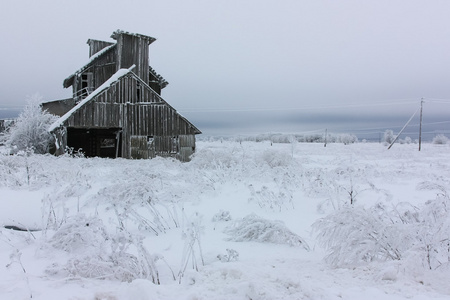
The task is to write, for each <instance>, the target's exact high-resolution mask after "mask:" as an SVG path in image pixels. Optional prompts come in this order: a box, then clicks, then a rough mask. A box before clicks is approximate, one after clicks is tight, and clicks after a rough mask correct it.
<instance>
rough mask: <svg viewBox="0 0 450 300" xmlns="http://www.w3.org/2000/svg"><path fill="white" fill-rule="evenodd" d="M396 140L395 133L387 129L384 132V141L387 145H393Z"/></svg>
mask: <svg viewBox="0 0 450 300" xmlns="http://www.w3.org/2000/svg"><path fill="white" fill-rule="evenodd" d="M394 139H395V136H394V132H393V131H392V130H391V129H387V130H386V131H385V132H384V136H383V140H384V142H385V143H386V144H391V143H392V142H393V141H394Z"/></svg>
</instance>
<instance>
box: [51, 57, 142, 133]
mask: <svg viewBox="0 0 450 300" xmlns="http://www.w3.org/2000/svg"><path fill="white" fill-rule="evenodd" d="M134 68H135V65H132V66H131V67H130V68H129V69H120V70H119V71H117V72H116V73H114V75H113V76H111V77H110V78H109V79H108V80H106V81H105V82H104V83H103V84H102V85H101V86H99V87H98V88H97V89H96V90H95V91H93V92H92V93H91V94H89V96H87V97H86V98H84V99H83V100H81V101H80V102H79V103H78V104H77V105H75V106H74V107H73V108H72V109H71V110H69V111H68V112H67V113H66V114H65V115H63V116H62V117H61V118H59V119H58V120H56V121H55V122H54V123H53V124H52V125H50V127H49V128H48V131H50V132H52V131H53V130H55V129H56V128H58V127H59V126H61V125H62V124H63V123H64V122H65V121H66V120H67V119H68V118H69V117H70V116H71V115H72V114H73V113H74V112H76V111H77V110H78V109H80V108H81V107H82V106H84V105H85V104H86V103H88V102H89V101H91V100H92V99H93V98H94V97H95V96H97V95H98V94H100V93H101V92H103V91H104V90H106V89H107V88H109V87H110V86H111V84H113V83H114V82H116V81H117V80H119V79H120V78H122V77H123V76H125V75H127V74H128V73H130V72H131V71H132V70H133V69H134Z"/></svg>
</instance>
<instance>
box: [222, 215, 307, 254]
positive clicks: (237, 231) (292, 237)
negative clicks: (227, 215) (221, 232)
mask: <svg viewBox="0 0 450 300" xmlns="http://www.w3.org/2000/svg"><path fill="white" fill-rule="evenodd" d="M225 233H227V234H229V235H230V238H229V240H230V241H234V242H251V241H255V242H261V243H274V244H287V245H289V246H296V247H300V246H302V247H303V248H305V249H306V250H308V251H309V246H308V244H307V243H306V242H305V241H304V240H303V239H302V238H301V237H300V236H298V235H297V234H295V233H293V232H292V231H290V230H289V229H288V228H287V227H286V226H285V225H284V223H283V222H281V221H270V220H267V219H264V218H261V217H259V216H257V215H255V214H251V215H248V216H246V217H244V218H243V219H240V220H237V221H235V222H233V224H232V225H231V226H229V227H227V228H226V229H225Z"/></svg>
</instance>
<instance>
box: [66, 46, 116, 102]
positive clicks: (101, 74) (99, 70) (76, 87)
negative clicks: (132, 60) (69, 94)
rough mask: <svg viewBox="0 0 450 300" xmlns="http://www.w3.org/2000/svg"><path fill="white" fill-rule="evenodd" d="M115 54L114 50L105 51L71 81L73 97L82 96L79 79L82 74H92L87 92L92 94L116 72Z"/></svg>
mask: <svg viewBox="0 0 450 300" xmlns="http://www.w3.org/2000/svg"><path fill="white" fill-rule="evenodd" d="M115 61H116V53H115V50H114V49H111V51H107V52H106V53H105V54H102V55H101V56H100V57H98V58H97V59H96V60H95V61H94V62H93V63H92V64H91V65H90V66H89V67H87V68H86V69H85V70H84V71H83V72H82V73H80V74H78V75H77V76H75V78H74V81H73V85H72V88H73V94H74V96H78V95H81V94H82V91H81V89H82V84H81V78H82V76H83V74H88V73H90V74H92V75H91V76H92V82H91V84H92V85H91V86H90V87H89V90H90V91H91V92H92V91H94V90H95V89H97V88H98V87H99V86H101V85H102V84H103V83H105V81H106V80H108V79H109V78H111V76H112V75H114V73H116V72H117V67H116V62H115Z"/></svg>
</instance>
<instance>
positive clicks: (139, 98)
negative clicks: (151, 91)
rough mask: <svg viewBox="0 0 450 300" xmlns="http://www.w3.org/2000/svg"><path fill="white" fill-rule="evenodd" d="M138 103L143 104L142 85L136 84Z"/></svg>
mask: <svg viewBox="0 0 450 300" xmlns="http://www.w3.org/2000/svg"><path fill="white" fill-rule="evenodd" d="M136 102H141V84H140V83H139V82H136Z"/></svg>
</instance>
